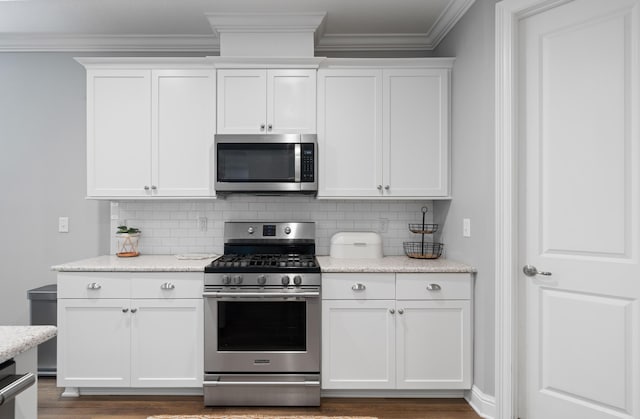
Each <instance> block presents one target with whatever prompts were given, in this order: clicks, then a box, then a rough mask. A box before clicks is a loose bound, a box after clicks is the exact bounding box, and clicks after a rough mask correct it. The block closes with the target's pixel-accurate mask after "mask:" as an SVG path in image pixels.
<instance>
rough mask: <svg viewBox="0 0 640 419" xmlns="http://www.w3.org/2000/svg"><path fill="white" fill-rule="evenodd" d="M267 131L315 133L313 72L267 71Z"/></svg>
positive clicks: (314, 81) (314, 85)
mask: <svg viewBox="0 0 640 419" xmlns="http://www.w3.org/2000/svg"><path fill="white" fill-rule="evenodd" d="M267 132H268V133H273V134H290V133H292V134H315V132H316V70H296V69H293V70H291V69H283V70H269V71H268V72H267Z"/></svg>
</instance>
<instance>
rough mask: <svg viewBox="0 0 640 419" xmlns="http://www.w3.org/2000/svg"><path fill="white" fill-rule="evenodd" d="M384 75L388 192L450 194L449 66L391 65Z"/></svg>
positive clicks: (385, 183)
mask: <svg viewBox="0 0 640 419" xmlns="http://www.w3.org/2000/svg"><path fill="white" fill-rule="evenodd" d="M382 77H383V93H382V95H383V97H384V101H383V110H382V115H383V135H382V144H383V151H382V153H383V155H384V156H385V158H384V160H383V169H382V174H383V175H382V178H383V179H382V186H383V195H384V196H388V197H432V196H447V195H448V193H449V187H448V183H449V70H447V69H431V68H429V69H426V68H425V69H387V70H384V71H383V73H382Z"/></svg>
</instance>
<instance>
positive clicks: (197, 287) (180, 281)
mask: <svg viewBox="0 0 640 419" xmlns="http://www.w3.org/2000/svg"><path fill="white" fill-rule="evenodd" d="M203 286H204V274H203V273H198V272H193V273H176V272H167V273H156V274H149V273H147V274H145V273H136V274H135V275H134V276H133V277H132V282H131V298H202V288H203Z"/></svg>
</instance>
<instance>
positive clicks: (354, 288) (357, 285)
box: [351, 282, 367, 291]
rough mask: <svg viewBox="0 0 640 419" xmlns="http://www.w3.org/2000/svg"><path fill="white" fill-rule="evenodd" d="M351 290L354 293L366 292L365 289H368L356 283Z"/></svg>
mask: <svg viewBox="0 0 640 419" xmlns="http://www.w3.org/2000/svg"><path fill="white" fill-rule="evenodd" d="M351 289H352V290H354V291H364V290H365V289H367V287H366V286H365V285H364V284H362V283H360V282H356V283H355V284H353V286H351Z"/></svg>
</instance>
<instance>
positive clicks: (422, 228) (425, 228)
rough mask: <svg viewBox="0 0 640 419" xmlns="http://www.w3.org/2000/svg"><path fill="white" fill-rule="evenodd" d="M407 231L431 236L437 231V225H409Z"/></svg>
mask: <svg viewBox="0 0 640 419" xmlns="http://www.w3.org/2000/svg"><path fill="white" fill-rule="evenodd" d="M409 231H411V232H412V233H417V234H433V233H435V232H436V231H438V224H424V223H415V224H409Z"/></svg>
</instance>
